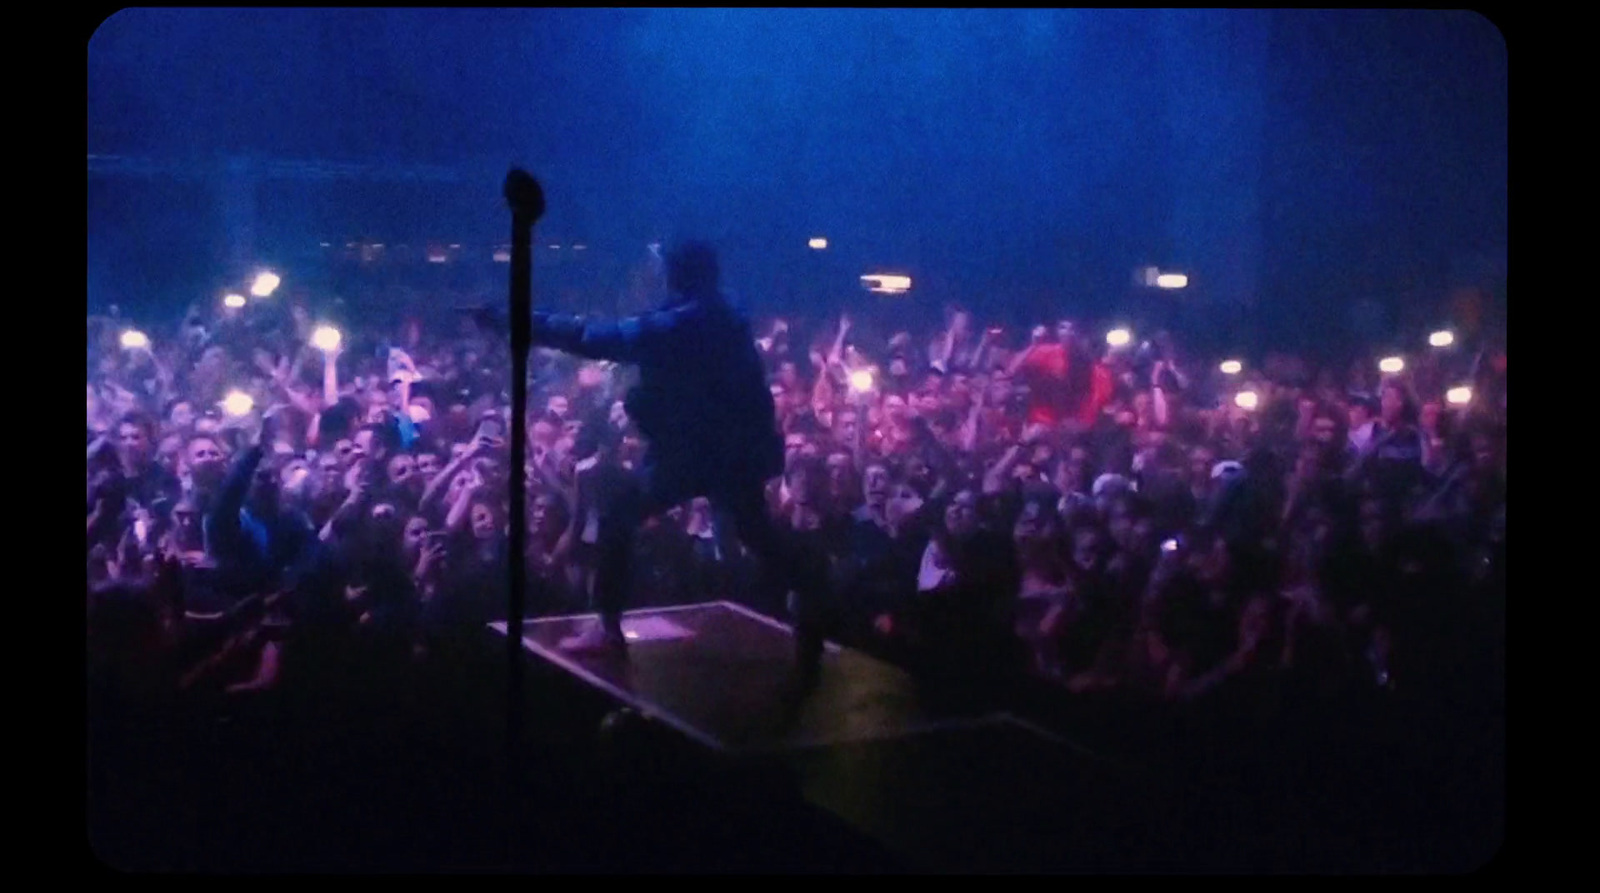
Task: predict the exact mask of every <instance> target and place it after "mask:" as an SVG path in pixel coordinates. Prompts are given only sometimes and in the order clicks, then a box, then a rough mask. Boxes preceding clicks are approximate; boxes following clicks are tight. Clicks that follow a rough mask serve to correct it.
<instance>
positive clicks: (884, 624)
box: [872, 614, 894, 636]
mask: <svg viewBox="0 0 1600 893" xmlns="http://www.w3.org/2000/svg"><path fill="white" fill-rule="evenodd" d="M872 628H873V629H875V630H877V631H878V634H879V635H883V636H892V635H894V617H893V616H892V615H889V614H879V615H878V616H877V617H875V618H874V619H873V621H872Z"/></svg>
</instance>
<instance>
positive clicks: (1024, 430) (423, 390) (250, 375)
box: [87, 297, 1506, 704]
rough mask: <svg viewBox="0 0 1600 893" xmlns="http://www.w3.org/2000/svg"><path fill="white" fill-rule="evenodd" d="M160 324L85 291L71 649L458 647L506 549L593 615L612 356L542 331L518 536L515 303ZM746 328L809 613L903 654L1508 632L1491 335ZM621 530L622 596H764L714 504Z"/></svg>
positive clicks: (959, 314)
mask: <svg viewBox="0 0 1600 893" xmlns="http://www.w3.org/2000/svg"><path fill="white" fill-rule="evenodd" d="M156 322H157V321H155V320H139V321H130V320H125V319H120V318H117V317H115V316H97V317H91V318H90V319H89V327H88V426H87V428H88V430H87V439H88V461H87V484H88V500H87V502H88V505H87V515H88V520H87V561H88V612H87V616H88V626H89V628H88V634H89V659H90V661H91V670H92V675H93V678H96V679H99V680H101V681H102V683H103V684H106V685H111V686H116V687H121V688H124V689H129V690H134V689H137V690H140V691H143V692H145V693H148V694H156V695H160V696H167V695H177V694H182V693H186V692H187V693H193V692H204V693H210V694H212V695H216V696H220V697H227V696H230V695H239V694H243V693H247V692H253V691H261V690H270V689H274V688H280V687H284V686H291V685H296V684H300V685H303V686H312V687H317V686H334V685H337V684H339V680H340V679H342V678H348V677H350V676H351V674H352V673H353V671H352V669H351V667H352V666H353V665H355V664H361V665H362V666H363V667H366V668H368V669H370V668H371V667H406V666H419V665H420V666H425V665H427V664H428V663H429V662H430V661H440V660H450V659H451V655H452V654H453V653H458V650H459V649H462V648H468V647H472V644H473V643H474V642H476V641H477V640H478V638H480V637H481V633H482V629H483V624H484V623H486V622H487V621H489V620H492V619H498V618H500V617H502V616H503V611H504V605H505V581H506V577H507V573H506V562H507V561H509V560H514V558H515V559H516V560H524V561H526V562H527V566H528V568H529V579H530V581H531V586H532V591H531V592H530V607H531V610H532V611H533V612H534V613H577V612H582V611H584V610H586V607H587V604H588V597H587V593H588V590H589V587H590V585H591V582H592V576H593V571H594V567H593V563H592V562H593V551H594V549H593V547H594V544H595V541H596V536H597V531H598V511H599V507H600V506H602V505H604V504H605V501H606V499H607V494H608V492H609V491H610V490H611V489H612V488H614V487H616V486H617V482H618V479H619V476H621V475H623V474H625V473H626V471H627V469H628V468H629V467H630V466H632V465H633V463H635V462H637V461H638V460H639V458H640V456H641V455H642V452H643V449H644V446H645V445H644V444H643V443H642V442H641V440H640V439H639V437H638V436H637V434H636V433H635V432H634V431H633V430H632V429H631V428H630V425H629V421H628V418H627V414H626V411H625V410H624V408H623V400H622V397H623V395H624V394H625V393H626V390H627V388H628V386H629V370H628V369H626V368H624V367H614V366H610V365H607V364H599V363H589V362H583V361H578V360H574V359H571V358H567V357H562V356H557V355H554V354H551V353H548V352H545V351H538V352H536V356H535V358H534V362H533V363H532V372H531V375H532V381H531V383H530V394H531V400H532V403H531V406H530V413H529V419H530V421H529V429H528V437H529V440H528V442H529V459H528V469H527V470H528V481H529V527H528V536H527V550H526V553H525V555H523V556H520V557H517V556H512V555H510V550H509V548H508V545H507V543H508V536H507V529H506V521H505V519H506V515H507V481H508V475H507V463H506V457H507V433H506V432H507V424H508V419H509V406H508V403H509V396H508V391H509V371H508V370H509V355H508V350H507V346H506V344H505V342H504V334H503V333H502V332H499V331H495V330H493V329H492V328H491V327H488V326H484V325H482V324H480V323H479V322H478V321H477V319H475V317H474V316H473V315H472V314H454V315H437V316H435V317H432V318H424V317H422V316H418V317H415V318H407V319H403V320H399V321H398V324H397V325H394V326H389V325H386V324H377V323H373V322H370V321H369V322H364V323H363V322H359V321H351V320H345V321H344V322H345V326H344V329H343V330H339V329H334V328H332V327H328V326H324V325H321V323H322V322H323V320H321V319H319V318H318V317H317V316H316V315H314V313H313V310H312V308H311V307H310V306H308V305H307V303H305V302H299V301H296V300H294V299H291V298H284V297H279V298H269V299H258V300H255V301H252V302H249V304H248V306H243V307H240V306H228V307H222V308H218V309H217V310H216V311H215V312H207V311H203V310H200V309H191V311H190V312H189V314H188V315H187V316H185V317H184V318H183V319H182V320H181V321H179V322H178V323H177V324H176V325H171V324H168V325H164V326H163V325H157V324H156ZM886 322H887V323H889V324H888V325H885V324H884V323H886ZM136 323H137V324H136ZM760 331H761V332H762V336H761V338H760V339H759V342H758V343H759V347H760V349H761V351H762V353H763V354H764V355H765V357H766V358H767V361H768V364H769V370H770V374H771V389H772V395H773V398H774V401H775V403H776V406H777V418H776V419H775V424H777V425H778V426H779V427H780V428H781V430H782V432H783V434H784V436H785V442H786V453H787V459H786V470H785V472H784V474H783V475H782V477H781V478H779V479H776V480H774V481H773V482H772V483H771V485H770V491H769V497H770V506H771V510H772V512H773V513H774V515H775V516H776V517H777V518H779V519H780V520H781V523H782V525H783V526H784V527H786V528H787V529H788V530H789V531H790V532H791V533H792V535H793V536H794V537H795V539H796V542H797V543H798V544H800V547H801V548H804V549H806V550H808V551H809V552H810V553H811V554H812V555H813V556H814V560H815V561H817V562H819V563H822V564H825V565H826V566H827V567H829V568H831V571H832V581H833V586H832V596H833V605H832V607H833V609H834V610H832V611H831V615H832V616H833V618H834V620H835V628H834V630H833V634H834V635H835V636H836V637H837V638H838V639H840V640H842V641H845V642H848V643H850V644H853V645H856V646H858V647H861V648H863V649H866V650H869V651H872V652H873V653H877V654H880V655H883V656H884V657H886V658H888V659H891V660H894V661H897V662H900V663H902V664H904V665H906V666H908V667H910V668H912V669H913V670H915V671H917V672H919V673H924V674H927V675H928V676H929V677H930V678H937V679H946V680H951V679H955V680H962V679H973V680H987V681H1002V682H1003V680H1007V679H1014V678H1022V677H1026V678H1028V679H1031V680H1043V681H1045V682H1047V683H1048V684H1049V685H1050V686H1052V687H1053V688H1054V689H1055V690H1059V691H1060V693H1061V696H1062V697H1063V698H1080V699H1101V700H1106V699H1115V700H1120V701H1127V702H1138V703H1145V704H1172V703H1188V702H1197V701H1217V700H1230V701H1232V700H1238V699H1240V698H1243V699H1245V700H1246V701H1248V702H1251V703H1255V702H1257V701H1259V699H1261V698H1282V697H1284V696H1285V695H1286V694H1287V695H1288V696H1290V697H1293V698H1296V699H1299V700H1302V701H1303V700H1305V699H1307V698H1314V697H1320V696H1327V697H1338V696H1341V695H1342V694H1343V693H1348V692H1350V691H1363V692H1371V693H1383V692H1393V693H1407V692H1411V693H1425V694H1426V695H1427V696H1428V697H1435V696H1437V697H1445V696H1447V695H1446V693H1448V692H1449V691H1453V690H1454V689H1453V688H1452V686H1461V685H1465V684H1468V683H1467V682H1464V681H1463V674H1462V673H1461V672H1460V667H1461V666H1462V665H1463V661H1468V660H1475V659H1476V655H1478V654H1480V653H1482V652H1483V651H1484V649H1486V648H1487V649H1490V650H1493V649H1494V648H1496V647H1497V643H1498V642H1499V641H1500V638H1501V630H1502V629H1503V608H1502V602H1501V598H1502V595H1503V587H1504V573H1505V501H1506V500H1505V488H1506V434H1505V432H1506V373H1505V356H1504V350H1503V347H1502V348H1498V349H1496V348H1495V347H1494V346H1493V345H1490V344H1487V343H1485V344H1476V343H1469V342H1468V340H1467V339H1465V338H1462V339H1461V341H1460V342H1459V343H1457V344H1455V345H1453V346H1452V347H1450V348H1432V347H1420V348H1419V349H1418V350H1417V351H1416V352H1414V353H1413V354H1411V355H1410V356H1409V357H1407V363H1406V364H1405V365H1404V367H1403V368H1402V369H1399V370H1396V369H1395V366H1394V365H1393V364H1386V368H1387V369H1389V370H1391V371H1389V372H1382V371H1380V368H1379V364H1378V362H1377V360H1376V358H1374V357H1359V358H1355V359H1353V360H1352V362H1351V363H1350V364H1349V366H1348V367H1345V368H1331V367H1324V368H1320V369H1317V368H1312V367H1311V366H1309V365H1308V364H1307V363H1305V362H1303V361H1300V360H1297V359H1295V358H1293V357H1286V356H1272V357H1266V358H1264V359H1263V361H1262V362H1260V363H1259V364H1258V363H1240V364H1233V363H1227V364H1219V362H1218V361H1219V360H1222V359H1227V358H1222V357H1213V358H1201V357H1197V356H1192V355H1190V354H1189V353H1187V352H1186V351H1185V349H1184V345H1183V344H1182V343H1181V341H1180V340H1179V339H1176V338H1173V337H1171V336H1170V335H1168V334H1167V333H1158V334H1155V335H1153V336H1152V337H1150V338H1149V340H1142V339H1141V338H1140V337H1139V336H1136V335H1135V336H1132V337H1127V338H1124V337H1113V338H1109V339H1108V338H1106V337H1105V336H1104V332H1101V331H1094V332H1091V331H1089V330H1088V329H1087V328H1086V327H1084V325H1083V324H1082V323H1078V322H1069V321H1060V322H1055V323H1051V324H1049V325H1040V326H1037V327H1035V328H1033V329H1032V330H1031V331H1023V332H1015V331H1005V330H1002V329H1000V328H984V327H982V326H979V325H976V324H975V323H974V321H973V319H972V317H971V315H970V314H969V313H967V312H964V311H960V310H956V309H952V310H951V311H950V312H948V313H947V314H946V325H944V326H942V327H939V328H938V330H936V331H933V332H911V331H899V330H897V326H895V325H894V324H893V320H892V319H877V320H872V319H865V318H864V319H862V320H861V321H859V322H857V321H855V320H852V319H851V318H848V317H846V318H841V319H838V320H826V321H814V322H813V323H812V324H810V325H802V324H801V323H800V322H799V321H798V320H795V321H792V322H790V321H785V320H768V321H764V322H763V325H762V327H761V329H760ZM1224 370H1226V371H1224ZM704 436H705V437H707V438H714V437H716V436H717V432H716V431H706V432H704ZM638 549H639V550H640V553H641V559H640V560H639V561H637V562H635V566H636V567H637V568H638V574H639V577H640V579H639V580H638V583H637V587H636V591H637V592H638V593H639V598H638V599H636V601H635V604H640V605H642V604H650V603H678V602H685V601H701V600H710V599H717V598H729V599H735V600H739V601H744V602H746V603H750V604H752V605H753V606H755V607H757V608H758V609H761V610H763V611H766V612H768V613H773V614H782V613H783V612H784V611H785V609H786V608H785V601H784V599H785V596H786V593H782V592H770V591H766V590H765V589H764V588H763V587H764V586H765V584H764V583H763V579H764V578H763V577H762V576H761V575H760V574H759V573H757V572H756V569H754V568H752V567H751V565H750V562H749V560H748V558H747V557H746V556H745V555H743V554H742V552H741V550H740V547H739V546H738V544H737V542H736V541H733V540H730V539H729V538H727V537H724V536H720V535H719V531H718V529H717V525H716V523H715V520H714V518H713V516H712V513H711V511H710V508H709V506H708V505H706V504H705V503H703V502H699V501H697V502H693V503H690V504H687V505H683V506H679V507H677V508H675V509H674V510H672V511H671V512H670V513H668V514H667V515H665V516H663V517H661V518H659V519H657V520H656V521H655V522H654V523H653V524H651V525H650V526H649V527H648V528H647V529H646V530H645V531H644V532H643V533H642V534H641V536H640V538H639V542H638ZM1470 678H1471V679H1472V682H1471V683H1470V684H1473V685H1478V684H1481V683H1482V678H1481V677H1477V676H1472V677H1470Z"/></svg>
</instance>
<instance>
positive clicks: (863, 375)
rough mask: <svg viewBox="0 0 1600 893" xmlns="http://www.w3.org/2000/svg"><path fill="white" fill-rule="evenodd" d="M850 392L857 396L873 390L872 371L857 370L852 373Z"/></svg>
mask: <svg viewBox="0 0 1600 893" xmlns="http://www.w3.org/2000/svg"><path fill="white" fill-rule="evenodd" d="M850 390H852V391H855V392H856V393H857V394H865V393H866V392H868V391H870V390H872V370H870V369H857V370H856V371H854V372H852V373H850Z"/></svg>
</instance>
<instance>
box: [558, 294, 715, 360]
mask: <svg viewBox="0 0 1600 893" xmlns="http://www.w3.org/2000/svg"><path fill="white" fill-rule="evenodd" d="M704 313H705V308H704V306H703V305H701V304H699V303H691V304H685V305H682V306H679V307H672V308H669V309H665V310H654V311H651V312H649V313H643V314H640V315H638V316H634V317H629V318H628V319H623V320H618V321H617V322H591V321H587V320H584V319H582V318H581V317H577V316H570V315H566V314H556V313H535V314H533V343H534V344H536V345H539V346H541V347H552V348H555V349H556V350H559V351H563V352H565V353H570V354H576V355H577V356H580V357H586V358H588V359H591V360H612V361H615V362H619V363H641V362H648V361H650V360H652V359H654V358H657V357H659V356H661V355H662V354H663V353H664V352H665V350H667V349H668V348H667V345H668V344H670V343H671V341H670V339H671V336H672V335H673V333H675V332H678V331H681V330H682V329H683V327H684V326H686V325H689V324H690V323H691V322H692V321H694V320H695V319H696V318H698V317H699V316H701V315H702V314H704Z"/></svg>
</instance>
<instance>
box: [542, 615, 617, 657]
mask: <svg viewBox="0 0 1600 893" xmlns="http://www.w3.org/2000/svg"><path fill="white" fill-rule="evenodd" d="M556 647H558V648H560V649H561V650H562V651H565V652H568V653H570V654H599V655H626V654H627V653H628V639H627V637H626V636H624V635H623V634H622V628H621V626H620V625H616V626H613V625H611V624H607V623H596V624H594V625H592V626H590V627H589V628H588V629H585V630H584V631H583V632H581V633H578V634H576V635H571V636H568V637H566V638H565V639H562V640H561V641H560V642H559V643H557V645H556Z"/></svg>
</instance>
